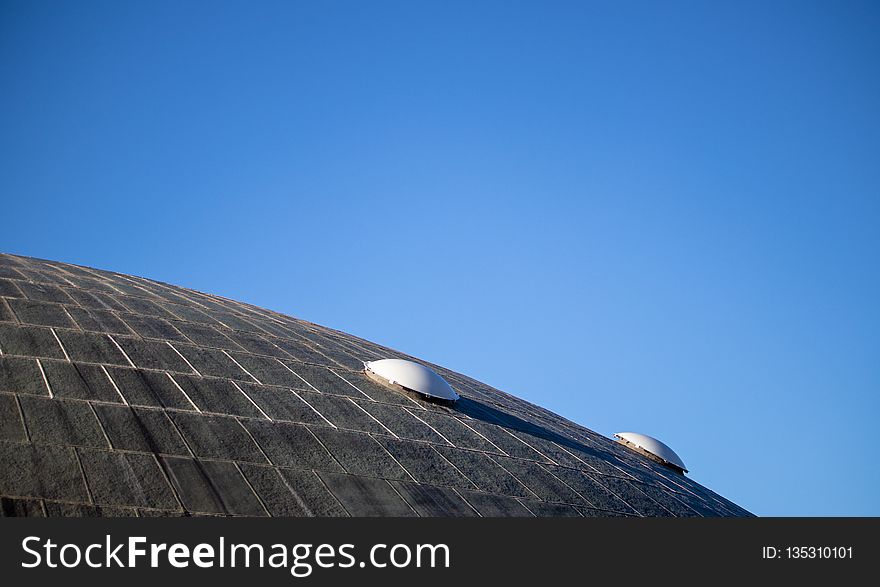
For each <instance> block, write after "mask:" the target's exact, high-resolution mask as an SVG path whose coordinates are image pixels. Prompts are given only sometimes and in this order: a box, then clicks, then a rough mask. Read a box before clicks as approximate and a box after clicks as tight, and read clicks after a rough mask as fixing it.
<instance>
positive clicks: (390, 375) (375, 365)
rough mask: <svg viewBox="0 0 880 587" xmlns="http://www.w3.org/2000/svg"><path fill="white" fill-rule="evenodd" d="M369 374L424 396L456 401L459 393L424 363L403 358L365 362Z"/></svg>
mask: <svg viewBox="0 0 880 587" xmlns="http://www.w3.org/2000/svg"><path fill="white" fill-rule="evenodd" d="M364 366H365V367H366V371H367V374H368V375H370V374H371V375H373V376H375V377H377V378H379V379H380V380H381V381H383V382H385V383H388V384H389V385H392V386H394V385H399V386H400V387H403V388H405V389H408V390H410V391H414V392H416V393H418V394H421V395H423V396H428V397H432V398H437V399H444V400H448V401H453V402H454V401H455V400H457V399H458V397H459V396H458V394H457V393H455V390H454V389H452V387H451V386H450V385H449V384H448V383H447V382H446V380H445V379H443V378H442V377H440V376H439V375H437V373H435V372H434V371H432V370H431V369H428V368H427V367H425V366H424V365H420V364H419V363H414V362H412V361H405V360H403V359H382V360H379V361H369V362H366V363H364Z"/></svg>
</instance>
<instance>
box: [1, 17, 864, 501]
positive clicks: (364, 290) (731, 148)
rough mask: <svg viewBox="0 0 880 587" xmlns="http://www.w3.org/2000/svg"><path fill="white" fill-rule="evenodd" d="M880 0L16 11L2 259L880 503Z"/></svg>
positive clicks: (707, 468)
mask: <svg viewBox="0 0 880 587" xmlns="http://www.w3.org/2000/svg"><path fill="white" fill-rule="evenodd" d="M878 29H880V9H878V7H877V5H876V3H873V2H833V3H831V2H735V3H734V2H727V3H701V2H684V3H680V2H594V3H589V2H543V1H542V2H537V1H535V2H461V3H455V2H376V3H366V2H350V3H349V2H320V3H319V2H308V3H307V2H162V1H156V2H138V3H135V2H98V1H86V2H76V3H74V2H39V1H14V2H12V1H9V0H2V1H0V79H2V80H3V81H2V87H3V90H2V91H0V197H2V207H0V210H2V216H3V218H4V222H3V223H2V225H3V230H2V231H0V250H3V251H6V252H11V253H17V254H23V255H30V256H36V257H42V258H49V259H56V260H61V261H67V262H73V263H80V264H85V265H90V266H94V267H99V268H103V269H111V270H116V271H121V272H125V273H133V274H137V275H143V276H145V277H150V278H155V279H160V280H163V281H168V282H171V283H175V284H180V285H184V286H188V287H193V288H196V289H199V290H202V291H207V292H211V293H217V294H221V295H225V296H229V297H232V298H236V299H240V300H243V301H247V302H251V303H255V304H259V305H262V306H266V307H269V308H272V309H274V310H278V311H282V312H285V313H289V314H292V315H294V316H298V317H301V318H305V319H308V320H312V321H314V322H318V323H321V324H325V325H328V326H331V327H334V328H338V329H341V330H345V331H347V332H351V333H353V334H356V335H359V336H362V337H364V338H367V339H371V340H374V341H376V342H379V343H382V344H386V345H389V346H391V347H394V348H398V349H400V350H403V351H405V352H408V353H411V354H414V355H417V356H421V357H423V358H425V359H428V360H431V361H434V362H437V363H440V364H443V365H445V366H447V367H449V368H452V369H455V370H458V371H461V372H463V373H466V374H468V375H471V376H474V377H476V378H478V379H480V380H483V381H485V382H487V383H489V384H492V385H494V386H496V387H499V388H501V389H504V390H506V391H509V392H511V393H514V394H516V395H519V396H521V397H524V398H526V399H528V400H530V401H533V402H536V403H539V404H541V405H543V406H546V407H548V408H550V409H552V410H554V411H556V412H558V413H560V414H562V415H564V416H566V417H568V418H571V419H572V420H574V421H576V422H579V423H581V424H583V425H585V426H587V427H590V428H592V429H594V430H596V431H598V432H601V433H605V434H612V433H614V432H618V431H637V432H643V433H647V434H650V435H653V436H656V437H658V438H660V439H662V440H664V441H665V442H666V443H667V444H669V445H671V446H672V447H673V448H675V449H676V450H677V451H678V452H679V454H680V455H681V456H682V457H683V458H684V460H685V462H686V463H687V464H688V466H689V468H690V469H691V476H692V477H693V478H694V479H696V480H697V481H700V482H701V483H704V484H706V485H707V486H709V487H711V488H713V489H715V490H716V491H718V492H719V493H721V494H723V495H725V496H726V497H729V498H731V499H733V500H734V501H736V502H737V503H740V504H741V505H743V506H744V507H746V508H748V509H750V510H752V511H754V512H755V513H757V514H760V515H874V516H876V515H880V506H878V500H877V487H878V483H880V472H878V471H880V467H878V459H877V455H876V447H875V446H874V444H875V439H876V434H877V426H878V417H880V400H878V394H880V303H878V300H880V260H878V256H880V255H878V253H880V191H878V188H880V161H878V158H880V76H878V71H880V67H878V66H880V36H878V35H877V34H876V31H877V30H878Z"/></svg>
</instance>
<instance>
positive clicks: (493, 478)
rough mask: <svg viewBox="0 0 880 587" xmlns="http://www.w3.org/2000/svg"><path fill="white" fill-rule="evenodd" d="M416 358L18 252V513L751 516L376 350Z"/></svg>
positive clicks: (14, 476)
mask: <svg viewBox="0 0 880 587" xmlns="http://www.w3.org/2000/svg"><path fill="white" fill-rule="evenodd" d="M382 359H405V360H410V361H412V360H415V361H417V359H414V358H413V357H410V356H407V355H406V354H404V353H401V352H399V351H396V350H393V349H389V348H386V347H382V346H380V345H377V344H374V343H372V342H369V341H366V340H363V339H360V338H357V337H354V336H351V335H349V334H346V333H344V332H339V331H336V330H332V329H329V328H325V327H322V326H319V325H317V324H312V323H309V322H306V321H303V320H299V319H297V318H293V317H290V316H285V315H283V314H279V313H277V312H273V311H271V310H267V309H264V308H259V307H255V306H252V305H248V304H243V303H240V302H236V301H233V300H229V299H226V298H222V297H219V296H215V295H210V294H205V293H200V292H197V291H193V290H189V289H185V288H180V287H175V286H172V285H168V284H165V283H160V282H156V281H152V280H149V279H144V278H140V277H134V276H130V275H122V274H118V273H111V272H107V271H99V270H95V269H90V268H87V267H79V266H74V265H68V264H64V263H57V262H52V261H42V260H38V259H31V258H25V257H17V256H11V255H0V502H2V507H0V512H2V513H3V514H4V515H65V516H73V515H91V516H95V515H107V516H110V515H129V516H131V515H138V516H169V515H249V516H252V515H257V516H259V515H262V516H267V515H271V516H304V515H311V516H346V515H389V516H391V515H393V516H398V515H413V516H415V515H419V516H453V515H472V516H474V515H482V516H514V515H537V516H550V515H573V516H610V515H629V516H657V515H660V516H745V515H750V514H749V513H748V512H747V511H745V510H744V509H742V508H740V507H739V506H737V505H736V504H734V503H732V502H730V501H728V500H726V499H724V498H723V497H720V496H719V495H717V494H716V493H714V492H712V491H710V490H709V489H707V488H705V487H703V486H701V485H700V484H698V483H696V482H694V481H693V480H692V479H690V478H687V477H684V476H682V475H678V474H676V473H674V472H672V471H670V470H669V469H667V468H666V467H663V466H662V465H659V464H657V463H655V462H653V461H652V460H650V459H649V458H647V457H645V456H643V455H640V454H637V453H635V452H633V451H631V450H629V449H627V448H626V447H623V446H621V445H620V444H618V443H616V442H614V441H613V440H612V439H610V438H606V437H605V436H602V435H599V434H596V433H595V432H593V431H591V430H589V429H587V428H584V427H583V426H580V425H578V424H575V423H573V422H571V421H569V420H566V419H565V418H563V417H561V416H559V415H557V414H554V413H552V412H549V411H547V410H545V409H543V408H540V407H538V406H536V405H533V404H531V403H529V402H526V401H523V400H522V399H519V398H517V397H514V396H512V395H509V394H507V393H504V392H502V391H499V390H497V389H495V388H493V387H491V386H489V385H486V384H484V383H481V382H479V381H476V380H474V379H472V378H470V377H467V376H465V375H462V374H460V373H455V372H453V371H450V370H448V369H444V368H442V367H440V366H438V365H432V364H430V363H425V362H424V361H418V362H421V363H423V364H425V365H427V366H429V367H430V368H431V369H432V370H433V371H435V372H436V373H437V374H438V375H439V376H440V377H442V378H443V379H445V380H446V381H447V382H448V383H449V384H450V385H451V386H452V388H453V389H454V391H455V392H456V393H457V394H458V395H459V396H460V398H459V399H458V400H457V401H456V402H454V403H452V404H449V403H446V404H444V403H437V402H431V401H422V400H421V399H419V398H418V397H410V396H409V395H407V394H402V393H397V392H395V391H394V390H392V389H389V388H388V387H387V386H384V385H380V384H379V383H376V382H375V381H374V380H373V379H371V378H370V377H368V376H367V375H366V374H365V372H364V363H365V362H369V361H378V360H382Z"/></svg>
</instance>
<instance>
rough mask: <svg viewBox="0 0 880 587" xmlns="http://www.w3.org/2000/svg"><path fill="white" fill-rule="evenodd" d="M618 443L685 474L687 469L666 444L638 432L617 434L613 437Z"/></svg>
mask: <svg viewBox="0 0 880 587" xmlns="http://www.w3.org/2000/svg"><path fill="white" fill-rule="evenodd" d="M614 437H615V438H617V439H618V441H619V442H620V443H621V444H623V445H624V446H627V447H629V448H632V449H635V450H636V451H637V452H642V453H647V454H648V456H653V457H656V458H655V460H659V461H660V462H661V463H662V464H664V465H666V466H668V467H671V468H673V469H676V470H679V471H681V472H684V473H687V472H688V470H687V467H685V466H684V461H682V460H681V457H679V456H678V455H677V454H676V453H675V451H674V450H672V449H671V448H669V447H668V446H667V445H666V444H664V443H662V442H660V441H659V440H657V439H656V438H654V437H652V436H648V435H647V434H639V433H638V432H618V433H617V434H615V435H614Z"/></svg>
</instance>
